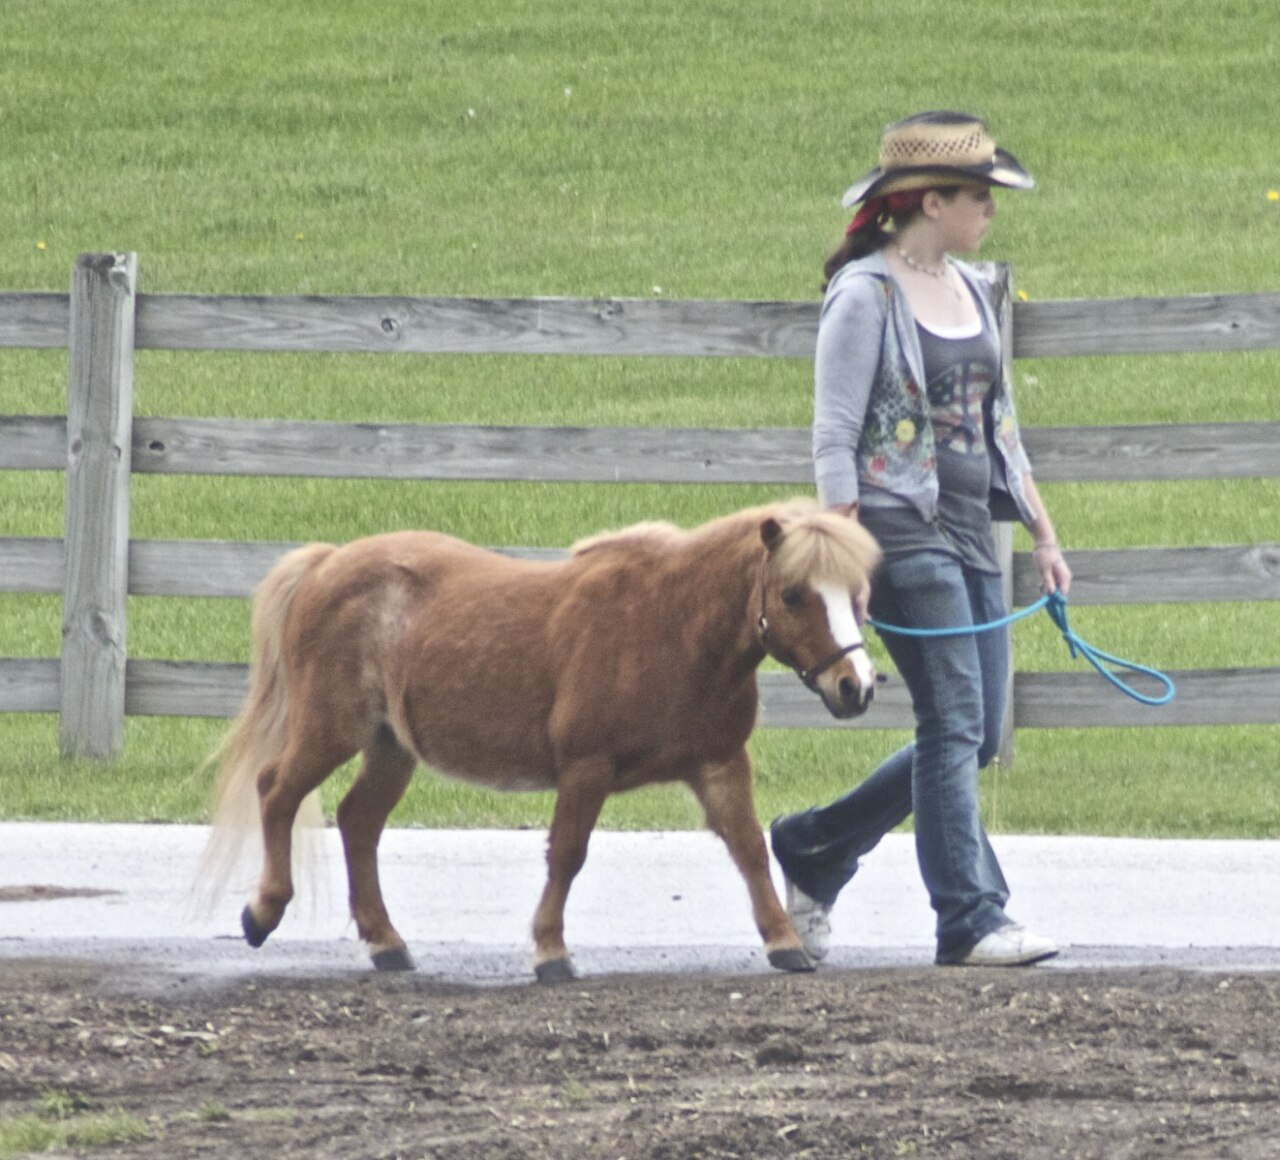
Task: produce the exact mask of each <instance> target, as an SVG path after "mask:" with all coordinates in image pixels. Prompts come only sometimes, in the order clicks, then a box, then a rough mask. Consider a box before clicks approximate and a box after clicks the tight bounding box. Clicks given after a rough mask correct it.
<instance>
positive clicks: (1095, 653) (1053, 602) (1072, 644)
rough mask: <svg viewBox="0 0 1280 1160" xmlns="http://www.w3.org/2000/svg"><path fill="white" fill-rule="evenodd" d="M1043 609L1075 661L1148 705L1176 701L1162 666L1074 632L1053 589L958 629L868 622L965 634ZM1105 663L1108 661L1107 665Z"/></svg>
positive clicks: (920, 632)
mask: <svg viewBox="0 0 1280 1160" xmlns="http://www.w3.org/2000/svg"><path fill="white" fill-rule="evenodd" d="M1042 608H1043V609H1045V610H1046V611H1047V612H1048V613H1049V619H1050V620H1052V621H1053V623H1054V624H1055V625H1056V626H1057V628H1058V631H1059V632H1060V633H1062V639H1063V640H1065V641H1066V642H1067V648H1068V649H1070V650H1071V658H1072V660H1074V659H1075V658H1076V657H1078V656H1080V657H1084V659H1085V660H1087V661H1088V662H1089V663H1090V664H1091V665H1092V666H1093V667H1094V668H1095V669H1097V671H1098V672H1099V673H1100V674H1101V675H1102V676H1104V677H1105V678H1106V679H1107V680H1108V681H1110V682H1111V683H1112V684H1113V685H1114V686H1115V687H1116V688H1117V689H1119V690H1120V692H1122V693H1124V694H1125V695H1126V696H1129V697H1132V698H1133V699H1134V700H1135V701H1141V702H1142V704H1144V705H1167V704H1168V703H1169V702H1170V701H1172V700H1173V698H1174V693H1175V691H1176V690H1175V689H1174V685H1173V681H1172V680H1170V679H1169V677H1168V676H1166V675H1165V674H1164V673H1162V672H1160V670H1159V669H1152V668H1148V667H1147V666H1146V665H1140V664H1138V663H1137V662H1136V661H1126V660H1122V659H1121V658H1120V657H1113V656H1112V655H1111V654H1110V653H1105V652H1103V651H1102V650H1101V649H1096V648H1094V647H1093V645H1091V644H1089V642H1088V641H1084V640H1081V639H1080V637H1078V636H1077V635H1076V634H1075V632H1074V631H1072V628H1071V625H1070V623H1068V621H1067V598H1066V597H1065V596H1063V595H1062V593H1061V592H1050V593H1048V594H1047V595H1045V596H1041V597H1040V599H1039V600H1037V601H1035V602H1034V603H1033V604H1028V605H1027V606H1026V608H1022V609H1019V610H1018V611H1017V612H1011V613H1009V615H1008V616H1002V617H1000V619H999V620H992V621H988V622H987V623H986V624H966V625H961V626H960V627H958V628H905V627H903V626H901V625H896V624H881V623H880V622H879V621H878V620H871V619H868V620H867V623H868V624H869V625H871V627H872V628H874V629H876V630H878V631H879V632H893V633H897V634H898V635H899V636H965V635H967V634H969V633H978V632H990V631H991V630H992V629H996V628H1004V627H1005V626H1006V625H1010V624H1013V623H1014V621H1017V620H1022V619H1024V618H1025V617H1028V616H1030V615H1032V614H1033V613H1036V612H1039V611H1040V609H1042ZM1103 662H1106V664H1104V663H1103ZM1107 664H1111V665H1115V666H1116V667H1117V668H1121V669H1126V670H1128V671H1129V672H1131V673H1142V674H1144V675H1146V676H1148V677H1152V678H1153V679H1155V680H1157V681H1159V682H1160V683H1161V684H1162V685H1164V693H1163V695H1161V696H1159V697H1149V696H1147V695H1146V694H1145V693H1139V692H1138V690H1137V689H1135V688H1134V687H1133V686H1132V685H1129V684H1127V683H1126V682H1125V681H1123V680H1122V679H1121V678H1120V677H1119V676H1117V675H1116V674H1115V673H1113V672H1112V671H1111V670H1110V669H1109V668H1107V667H1106V665H1107Z"/></svg>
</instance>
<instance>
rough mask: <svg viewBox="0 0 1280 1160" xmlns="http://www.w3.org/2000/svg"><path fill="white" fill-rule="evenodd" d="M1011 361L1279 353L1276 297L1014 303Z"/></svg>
mask: <svg viewBox="0 0 1280 1160" xmlns="http://www.w3.org/2000/svg"><path fill="white" fill-rule="evenodd" d="M1013 322H1014V346H1013V353H1014V357H1016V358H1048V357H1052V356H1056V355H1110V354H1174V353H1195V352H1199V351H1227V350H1264V349H1268V348H1273V347H1278V346H1280V294H1274V293H1273V294H1195V295H1188V296H1186V297H1179V298H1110V299H1106V298H1091V299H1081V300H1078V301H1073V300H1058V301H1053V302H1019V303H1017V304H1016V305H1015V306H1014V308H1013Z"/></svg>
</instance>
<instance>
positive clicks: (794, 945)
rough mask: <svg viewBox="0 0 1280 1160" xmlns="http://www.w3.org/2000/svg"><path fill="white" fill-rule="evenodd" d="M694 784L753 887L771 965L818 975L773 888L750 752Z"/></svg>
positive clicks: (711, 825) (710, 821) (707, 771)
mask: <svg viewBox="0 0 1280 1160" xmlns="http://www.w3.org/2000/svg"><path fill="white" fill-rule="evenodd" d="M689 784H690V786H691V787H692V789H693V792H694V793H695V794H696V795H697V797H698V801H699V802H701V804H702V809H703V813H704V814H705V815H706V819H707V827H708V829H710V830H711V831H712V832H713V833H715V834H718V835H719V836H720V837H721V838H722V839H724V843H725V845H726V846H728V847H729V853H730V855H731V856H732V857H733V861H734V863H735V864H736V865H737V867H738V871H739V873H740V874H741V875H742V877H743V879H744V881H745V882H746V884H747V891H748V893H749V894H750V896H751V910H752V913H753V914H754V915H755V920H756V929H757V930H759V932H760V937H761V938H762V939H764V948H765V952H766V954H767V955H768V956H769V963H770V965H771V966H774V967H777V968H778V969H779V970H780V971H811V970H813V960H812V959H810V958H809V956H808V955H807V954H806V953H805V950H804V943H803V942H801V940H800V936H799V935H798V934H796V929H795V926H794V925H793V924H792V922H791V919H790V918H789V917H788V916H787V912H786V911H785V910H784V909H783V908H782V903H781V902H779V901H778V892H777V891H776V890H775V889H774V888H773V878H772V877H771V876H770V874H769V851H768V849H767V848H766V846H765V842H764V833H763V831H762V830H761V829H760V821H759V819H758V818H757V817H756V813H755V800H754V796H753V794H752V789H751V761H750V759H749V758H748V757H747V752H746V750H745V749H744V750H743V751H742V752H741V753H740V754H738V755H737V756H736V757H734V758H733V759H732V760H730V761H728V762H725V763H724V764H723V765H713V766H706V767H704V768H703V769H701V770H699V772H698V774H697V775H696V776H695V777H694V778H692V779H691V780H690V782H689Z"/></svg>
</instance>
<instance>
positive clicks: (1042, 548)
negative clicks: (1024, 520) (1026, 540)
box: [1031, 540, 1071, 596]
mask: <svg viewBox="0 0 1280 1160" xmlns="http://www.w3.org/2000/svg"><path fill="white" fill-rule="evenodd" d="M1031 562H1032V563H1033V564H1034V565H1035V566H1036V571H1037V572H1039V573H1040V591H1041V592H1045V593H1049V592H1061V593H1062V595H1063V596H1066V594H1067V593H1068V592H1069V591H1070V590H1071V569H1070V567H1068V565H1067V561H1066V558H1065V557H1064V556H1063V555H1062V549H1061V548H1059V547H1058V544H1057V542H1056V541H1055V540H1046V541H1045V542H1043V543H1040V544H1037V545H1036V546H1035V547H1034V548H1033V549H1032V550H1031Z"/></svg>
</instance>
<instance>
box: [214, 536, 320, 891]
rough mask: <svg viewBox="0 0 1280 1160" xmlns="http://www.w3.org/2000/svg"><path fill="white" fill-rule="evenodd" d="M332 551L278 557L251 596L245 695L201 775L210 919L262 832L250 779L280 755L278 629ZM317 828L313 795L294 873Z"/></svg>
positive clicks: (310, 855) (299, 831) (310, 853)
mask: <svg viewBox="0 0 1280 1160" xmlns="http://www.w3.org/2000/svg"><path fill="white" fill-rule="evenodd" d="M334 551H335V548H334V545H332V544H307V545H306V546H305V547H301V548H296V549H294V550H293V551H292V552H289V553H287V554H286V555H284V556H282V557H281V558H280V559H279V560H278V561H277V562H276V564H275V565H273V566H272V568H271V571H269V572H268V573H267V575H266V576H265V577H264V578H263V580H262V582H261V583H260V584H259V585H258V587H257V589H256V590H255V591H254V594H253V610H252V618H251V619H252V627H251V630H250V639H251V645H250V648H251V655H250V658H249V691H248V693H247V694H246V696H245V700H244V705H243V706H242V708H241V709H240V713H239V714H238V715H237V717H236V719H235V720H234V721H233V722H232V724H231V728H230V729H229V730H228V731H227V734H226V736H225V737H224V738H223V740H222V742H221V744H219V746H218V747H217V748H216V749H215V750H214V751H213V752H212V753H211V754H210V755H209V757H208V759H207V760H206V761H205V765H204V768H205V769H208V768H211V767H214V766H216V767H217V769H218V775H217V783H216V787H215V789H214V799H213V828H212V830H211V831H210V834H209V842H208V844H207V845H206V847H205V850H204V854H203V855H202V857H201V859H200V867H199V871H198V878H197V881H196V892H197V896H198V901H199V903H200V906H199V909H200V910H201V911H203V912H205V913H208V912H211V911H212V909H213V907H214V905H215V904H216V902H217V900H218V898H219V897H220V896H221V895H222V894H223V893H224V892H225V890H226V889H227V886H228V884H229V882H230V880H231V877H232V875H233V874H234V873H235V872H236V870H237V868H238V867H239V866H240V864H241V862H242V861H244V860H245V855H246V853H247V852H248V847H249V845H250V839H251V838H252V837H253V836H254V835H260V834H261V832H262V819H261V815H260V813H259V808H258V775H259V774H260V773H261V772H262V771H263V770H264V769H265V768H266V767H267V766H269V765H270V764H271V763H272V762H274V761H275V760H277V759H278V758H279V756H280V754H281V752H282V751H283V749H284V744H285V738H286V736H287V731H288V725H289V685H288V674H287V672H286V670H285V666H284V624H285V618H286V616H287V615H288V612H289V607H290V605H291V604H292V603H293V598H294V595H295V594H296V593H297V590H298V586H299V585H300V584H301V583H302V581H303V580H305V579H306V578H307V576H308V575H310V573H311V572H312V571H313V570H314V569H315V568H316V567H317V566H318V565H319V564H320V563H321V562H322V561H323V560H324V559H326V558H327V557H328V556H329V555H330V554H331V553H332V552H334ZM323 825H324V815H323V813H322V811H321V807H320V797H319V794H318V793H312V794H309V795H308V796H307V798H306V799H305V800H304V801H303V803H302V806H301V808H300V809H299V810H298V819H297V822H296V823H295V829H294V838H295V842H294V851H295V871H296V870H298V869H301V866H300V865H299V862H301V861H303V860H304V858H303V857H300V855H305V856H306V858H305V860H310V861H314V860H315V857H316V856H317V855H318V853H319V851H318V846H319V843H318V842H313V841H310V840H309V838H310V836H311V835H316V836H318V830H319V828H320V827H322V826H323Z"/></svg>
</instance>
